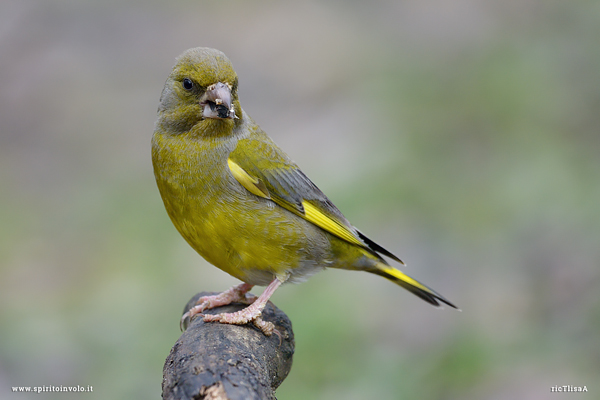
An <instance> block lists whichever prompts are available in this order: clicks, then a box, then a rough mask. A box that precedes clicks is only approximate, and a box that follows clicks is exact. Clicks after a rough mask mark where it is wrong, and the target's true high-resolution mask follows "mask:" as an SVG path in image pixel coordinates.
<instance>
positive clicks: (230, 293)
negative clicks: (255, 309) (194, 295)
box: [179, 283, 258, 330]
mask: <svg viewBox="0 0 600 400" xmlns="http://www.w3.org/2000/svg"><path fill="white" fill-rule="evenodd" d="M250 289H252V285H249V284H247V283H242V284H239V285H237V286H233V287H231V288H229V289H227V290H226V291H224V292H222V293H219V294H217V295H213V296H203V297H200V298H199V299H198V301H197V302H196V305H195V306H194V307H192V308H190V309H189V310H188V312H186V313H185V314H183V317H181V321H180V323H179V326H180V328H181V330H183V328H184V326H185V325H186V320H189V321H191V320H192V318H193V317H194V316H195V315H197V314H201V313H202V312H203V311H205V310H210V309H211V308H216V307H221V306H226V305H228V304H231V303H242V304H252V303H254V302H255V301H256V299H257V298H258V297H256V296H255V295H253V294H252V293H248V292H249V291H250ZM244 323H245V322H244Z"/></svg>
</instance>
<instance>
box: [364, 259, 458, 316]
mask: <svg viewBox="0 0 600 400" xmlns="http://www.w3.org/2000/svg"><path fill="white" fill-rule="evenodd" d="M369 272H371V273H374V274H377V275H380V276H383V277H384V278H386V279H389V280H390V281H392V282H394V283H395V284H397V285H400V286H402V287H403V288H404V289H406V290H408V291H409V292H411V293H412V294H414V295H416V296H419V297H420V298H421V299H423V300H425V301H426V302H428V303H429V304H432V305H434V306H436V307H439V306H440V303H439V302H440V301H441V302H443V303H446V304H448V305H449V306H450V307H452V308H456V309H458V307H456V306H455V305H454V304H452V303H451V302H450V301H449V300H446V298H444V296H442V295H441V294H439V293H437V292H436V291H435V290H433V289H430V288H428V287H427V286H425V285H423V284H422V283H421V282H418V281H417V280H415V279H413V278H411V277H410V276H408V275H406V274H404V273H403V272H402V271H400V270H397V269H396V268H394V267H391V266H389V265H387V264H384V263H382V262H378V263H377V265H376V267H375V268H374V269H372V270H369Z"/></svg>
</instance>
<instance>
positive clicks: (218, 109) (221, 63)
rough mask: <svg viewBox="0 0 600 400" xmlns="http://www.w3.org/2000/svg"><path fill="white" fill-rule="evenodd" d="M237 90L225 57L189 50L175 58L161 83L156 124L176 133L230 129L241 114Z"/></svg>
mask: <svg viewBox="0 0 600 400" xmlns="http://www.w3.org/2000/svg"><path fill="white" fill-rule="evenodd" d="M237 86H238V79H237V75H236V73H235V71H234V70H233V66H232V65H231V61H229V59H228V58H227V56H225V54H223V53H222V52H220V51H218V50H215V49H210V48H206V47H197V48H194V49H189V50H187V51H186V52H185V53H183V54H182V55H181V56H179V57H178V58H177V64H176V65H175V67H173V71H172V72H171V75H169V78H168V79H167V82H166V83H165V87H164V89H163V92H162V95H161V98H160V105H159V107H158V112H159V123H162V124H166V125H167V126H166V127H168V128H169V129H171V130H173V129H174V130H175V131H176V132H184V131H188V130H190V129H191V128H192V127H193V126H195V125H198V124H203V125H205V126H204V128H205V129H208V128H209V127H211V128H210V130H214V129H216V128H217V129H222V128H226V127H228V126H229V127H232V126H233V124H234V123H235V119H237V118H239V116H240V115H241V112H242V111H241V108H240V104H239V101H238V95H237Z"/></svg>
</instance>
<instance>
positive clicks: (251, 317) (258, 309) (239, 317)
mask: <svg viewBox="0 0 600 400" xmlns="http://www.w3.org/2000/svg"><path fill="white" fill-rule="evenodd" d="M279 285H281V281H280V280H279V279H277V278H275V279H274V280H273V281H272V282H271V283H269V286H267V288H266V289H265V291H264V292H263V293H262V294H261V295H260V296H259V297H258V298H257V299H256V300H255V301H254V302H253V303H252V304H250V305H249V306H248V307H246V308H244V309H242V310H240V311H237V312H234V313H223V314H214V315H213V314H205V315H204V316H203V319H204V322H220V323H223V324H234V325H243V324H247V323H248V322H251V321H252V322H253V323H254V325H256V327H257V328H259V329H260V330H261V331H262V332H263V333H264V334H265V335H267V336H271V334H272V333H273V331H274V330H275V326H274V325H273V324H272V323H271V322H266V321H263V320H262V319H261V318H260V315H261V313H262V310H263V309H264V308H265V306H266V305H267V302H268V301H269V298H270V297H271V296H272V295H273V293H275V290H277V288H278V287H279ZM240 286H242V285H240ZM248 290H250V289H248ZM275 332H276V331H275Z"/></svg>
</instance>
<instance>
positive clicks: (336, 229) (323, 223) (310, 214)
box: [302, 200, 365, 247]
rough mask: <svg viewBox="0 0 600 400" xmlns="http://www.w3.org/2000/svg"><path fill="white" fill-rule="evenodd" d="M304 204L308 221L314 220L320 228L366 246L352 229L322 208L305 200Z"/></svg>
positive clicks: (305, 216)
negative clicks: (328, 214)
mask: <svg viewBox="0 0 600 400" xmlns="http://www.w3.org/2000/svg"><path fill="white" fill-rule="evenodd" d="M302 206H303V207H304V218H305V219H306V220H307V221H309V222H312V223H313V224H315V225H317V226H318V227H319V228H322V229H324V230H326V231H327V232H329V233H331V234H333V235H335V236H337V237H339V238H340V239H344V240H345V241H347V242H350V243H352V244H355V245H358V246H361V247H365V244H364V243H363V242H361V241H360V240H359V239H358V238H357V237H356V236H355V235H354V234H353V233H352V232H351V231H350V230H348V228H346V227H345V226H344V225H342V224H341V223H339V222H338V221H336V220H334V219H332V218H331V217H329V216H327V215H325V214H323V212H321V210H319V209H318V208H317V207H315V206H314V205H312V204H311V203H309V202H308V201H306V200H305V201H303V202H302Z"/></svg>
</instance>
